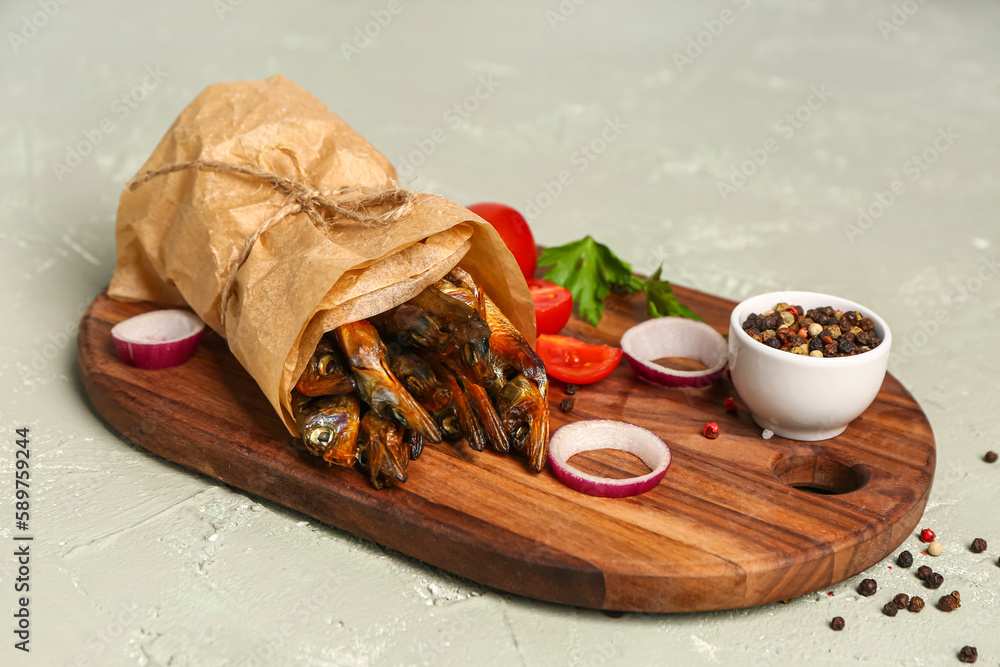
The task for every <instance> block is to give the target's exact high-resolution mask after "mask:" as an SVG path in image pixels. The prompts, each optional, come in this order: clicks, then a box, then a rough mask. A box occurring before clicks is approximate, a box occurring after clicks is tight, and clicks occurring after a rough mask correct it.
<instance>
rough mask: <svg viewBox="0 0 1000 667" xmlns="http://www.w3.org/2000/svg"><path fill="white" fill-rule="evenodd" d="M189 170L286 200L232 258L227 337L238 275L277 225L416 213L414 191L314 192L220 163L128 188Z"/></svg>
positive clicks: (384, 220) (378, 219)
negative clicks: (302, 217)
mask: <svg viewBox="0 0 1000 667" xmlns="http://www.w3.org/2000/svg"><path fill="white" fill-rule="evenodd" d="M279 150H280V149H279ZM282 152H283V153H286V154H287V155H289V157H291V159H292V162H293V163H294V164H295V168H296V170H297V171H298V173H299V175H300V176H303V177H304V174H303V173H302V169H301V168H300V167H299V162H298V160H297V159H296V157H295V155H294V153H292V152H291V151H287V150H282ZM187 169H200V170H203V171H214V172H220V173H228V174H235V175H241V176H250V177H252V178H257V179H260V180H262V181H264V182H266V183H268V184H270V185H271V187H272V188H274V190H275V191H277V192H280V193H281V194H283V195H285V201H284V202H283V203H282V205H281V208H280V209H279V210H278V212H277V213H275V214H274V215H272V216H271V217H270V218H268V219H267V220H265V221H264V222H262V223H261V224H260V226H259V227H257V229H256V231H254V233H253V234H251V235H250V236H249V237H248V238H247V239H246V241H245V242H244V243H243V248H242V250H241V251H240V253H239V254H238V255H237V254H236V252H235V249H234V252H233V258H232V259H231V260H230V262H229V265H228V266H227V267H226V270H225V275H226V281H225V283H223V287H222V297H221V299H220V301H219V321H220V326H221V328H222V331H223V332H225V331H226V306H227V304H228V303H229V297H230V296H231V294H232V289H233V284H234V283H235V282H236V274H237V273H238V272H239V270H240V267H242V266H243V263H244V262H246V260H247V258H248V257H249V256H250V251H251V250H252V249H253V247H254V245H255V244H256V243H257V239H259V238H260V237H261V235H262V234H263V233H264V232H266V231H267V230H269V229H271V228H272V227H274V226H275V225H277V224H278V223H279V222H281V221H283V220H287V219H288V218H292V217H294V216H296V215H298V214H300V213H305V214H306V215H308V216H309V218H310V219H311V220H312V221H313V224H315V225H316V227H317V228H318V229H319V230H321V231H326V230H328V229H330V228H331V227H333V225H335V224H337V222H338V218H343V219H347V220H353V221H355V222H358V223H361V224H363V225H368V226H378V225H388V224H391V223H393V222H395V221H397V220H399V219H400V218H403V217H405V216H406V215H407V214H408V213H409V212H410V211H411V210H412V209H413V206H414V199H415V196H416V193H415V192H413V191H412V190H406V189H404V188H395V187H393V188H364V187H356V186H342V187H339V188H334V189H332V190H328V189H321V188H316V187H313V186H312V185H310V184H309V183H306V182H305V181H303V180H296V179H293V178H288V177H287V176H281V175H280V174H275V173H273V172H270V171H266V170H264V169H258V168H256V167H250V166H243V165H236V164H229V163H227V162H219V161H216V160H188V161H186V162H175V163H173V164H168V165H167V166H165V167H160V168H159V169H152V170H150V171H147V172H143V173H142V174H138V175H137V176H136V177H135V178H133V179H132V180H131V181H129V182H128V183H127V184H126V185H125V187H126V188H127V189H128V190H129V191H130V192H132V191H134V190H135V189H136V188H138V187H139V186H140V185H142V184H144V183H147V182H149V181H151V180H152V179H154V178H156V177H157V176H163V175H165V174H172V173H174V172H177V171H184V170H187ZM385 207H388V208H387V209H386V210H384V211H383V212H382V213H379V214H377V215H373V214H370V213H368V209H370V208H385ZM324 211H330V212H332V213H333V214H334V215H333V216H332V217H327V216H326V215H325V214H324Z"/></svg>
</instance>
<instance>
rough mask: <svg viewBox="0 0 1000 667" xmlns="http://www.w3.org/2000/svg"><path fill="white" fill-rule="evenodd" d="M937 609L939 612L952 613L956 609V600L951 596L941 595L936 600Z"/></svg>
mask: <svg viewBox="0 0 1000 667" xmlns="http://www.w3.org/2000/svg"><path fill="white" fill-rule="evenodd" d="M938 609H940V610H941V611H954V610H955V609H958V600H956V599H955V598H954V597H953V596H951V595H942V596H941V599H940V600H938Z"/></svg>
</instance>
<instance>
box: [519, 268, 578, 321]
mask: <svg viewBox="0 0 1000 667" xmlns="http://www.w3.org/2000/svg"><path fill="white" fill-rule="evenodd" d="M528 289H530V290H531V300H532V301H534V302H535V323H536V325H537V327H538V333H540V334H557V333H559V332H560V331H562V330H563V327H564V326H566V323H567V322H569V316H570V315H571V314H572V313H573V293H572V292H570V291H569V290H568V289H566V288H565V287H563V286H562V285H556V284H555V283H554V282H552V281H551V280H541V279H539V278H532V279H531V280H529V281H528Z"/></svg>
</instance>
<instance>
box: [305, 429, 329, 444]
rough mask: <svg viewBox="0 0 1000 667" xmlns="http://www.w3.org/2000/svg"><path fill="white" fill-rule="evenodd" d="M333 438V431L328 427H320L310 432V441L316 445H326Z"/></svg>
mask: <svg viewBox="0 0 1000 667" xmlns="http://www.w3.org/2000/svg"><path fill="white" fill-rule="evenodd" d="M332 439H333V432H332V431H330V429H328V428H319V429H316V430H314V431H312V432H310V433H309V442H311V443H312V444H313V445H315V446H316V447H320V448H322V447H326V446H327V445H328V444H330V441H331V440H332Z"/></svg>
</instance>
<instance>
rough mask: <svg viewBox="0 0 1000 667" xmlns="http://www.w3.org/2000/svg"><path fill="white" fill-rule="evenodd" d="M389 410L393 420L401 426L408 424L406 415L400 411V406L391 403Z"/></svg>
mask: <svg viewBox="0 0 1000 667" xmlns="http://www.w3.org/2000/svg"><path fill="white" fill-rule="evenodd" d="M387 412H388V413H389V417H390V418H391V419H392V421H394V422H396V423H397V424H399V425H400V426H406V417H405V416H403V413H402V412H400V411H399V409H398V408H396V407H395V406H393V405H390V406H389V408H388V410H387Z"/></svg>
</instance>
